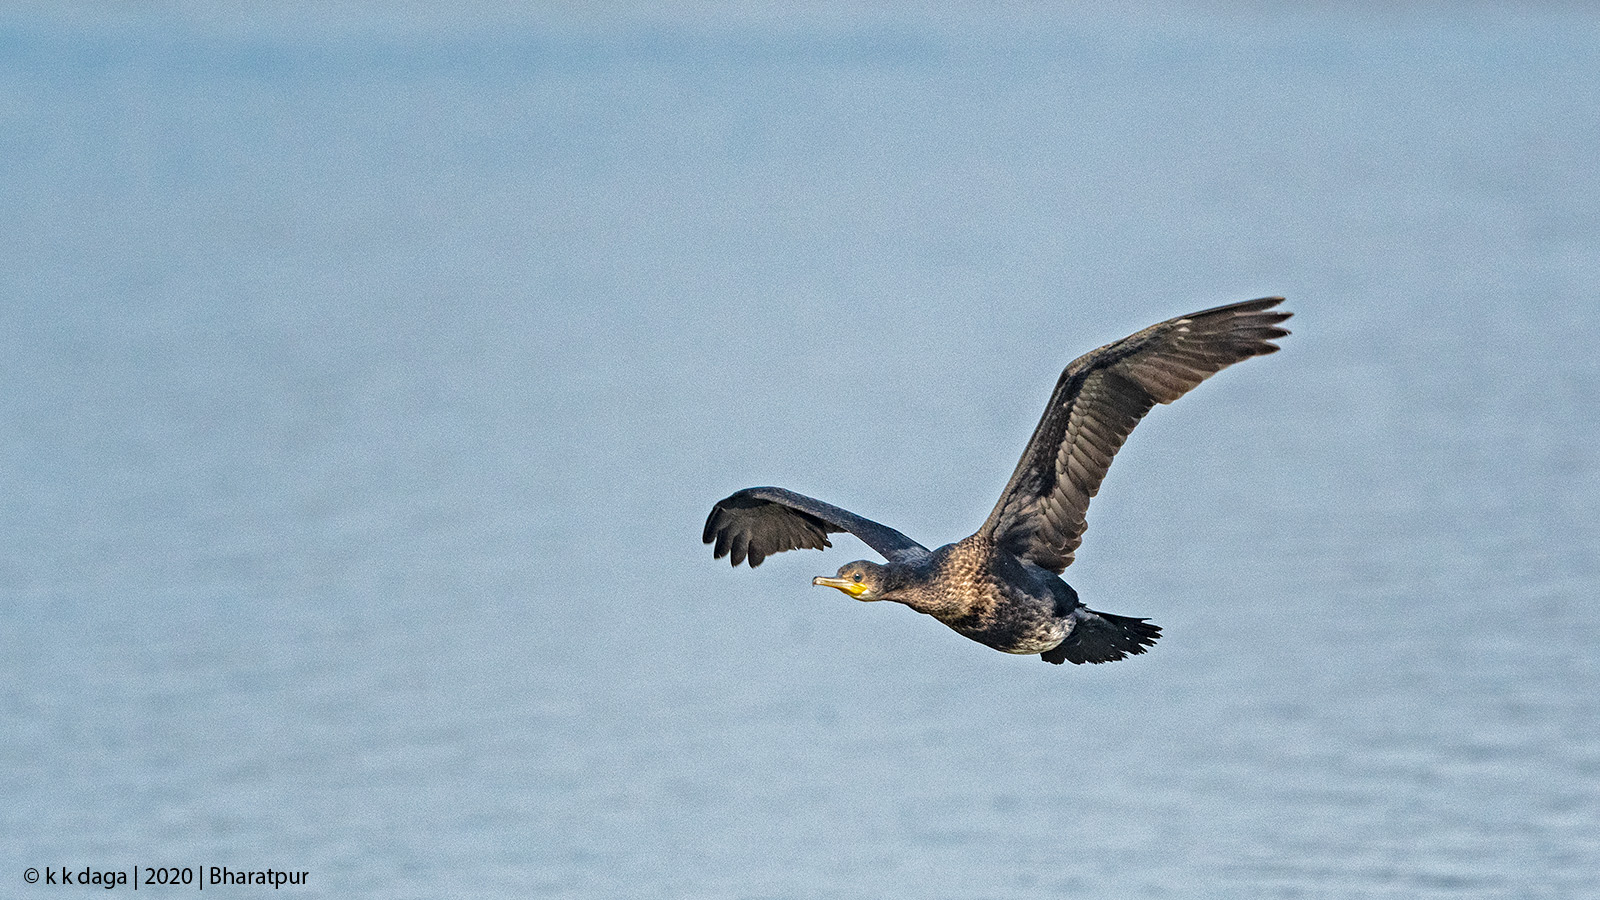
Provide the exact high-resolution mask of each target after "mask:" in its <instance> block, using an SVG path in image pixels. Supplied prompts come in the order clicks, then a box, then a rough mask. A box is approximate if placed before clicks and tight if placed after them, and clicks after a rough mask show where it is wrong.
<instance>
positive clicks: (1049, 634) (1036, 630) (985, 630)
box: [945, 610, 1071, 654]
mask: <svg viewBox="0 0 1600 900" xmlns="http://www.w3.org/2000/svg"><path fill="white" fill-rule="evenodd" d="M945 624H946V625H949V626H950V627H951V628H952V629H954V630H955V631H956V632H958V633H959V634H962V635H964V636H966V637H969V638H971V639H972V640H975V641H977V642H978V643H980V644H986V645H988V646H990V647H993V648H994V649H996V650H999V651H1001V652H1003V653H1018V654H1033V653H1043V652H1044V651H1046V650H1049V649H1050V648H1052V647H1054V646H1056V645H1057V644H1060V643H1061V642H1062V640H1064V639H1065V638H1066V636H1067V632H1068V630H1069V629H1070V628H1071V624H1070V623H1069V622H1068V621H1067V620H1066V619H1058V618H1056V617H1054V616H1050V615H1044V614H1040V613H1038V612H1036V611H1033V610H1026V611H1024V610H1009V611H1001V612H1000V614H998V615H990V616H981V617H963V618H959V619H953V620H946V621H945Z"/></svg>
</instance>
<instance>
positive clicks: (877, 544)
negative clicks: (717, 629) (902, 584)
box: [701, 487, 928, 568]
mask: <svg viewBox="0 0 1600 900" xmlns="http://www.w3.org/2000/svg"><path fill="white" fill-rule="evenodd" d="M841 531H845V532H849V533H850V534H853V535H855V536H856V537H858V538H860V539H861V540H863V541H865V542H866V544H867V546H869V547H871V548H872V549H874V550H876V551H878V552H879V553H881V554H883V557H884V558H885V559H887V560H889V561H891V562H904V561H907V560H911V559H915V558H918V557H921V556H924V555H926V554H927V552H928V550H927V548H926V547H923V546H922V545H921V544H919V543H917V542H916V541H913V540H912V539H911V538H908V537H906V536H905V535H903V534H901V533H900V532H898V531H896V530H894V529H893V528H890V527H889V526H887V525H882V524H879V523H877V522H874V521H872V520H871V519H868V518H864V517H862V516H858V515H856V514H855V513H853V512H850V511H849V510H845V509H840V508H839V507H837V506H834V505H833V504H831V503H823V502H822V501H821V500H817V499H814V498H811V497H807V496H805V495H804V494H796V493H795V492H794V491H787V490H784V489H783V488H776V487H753V488H745V489H744V490H742V491H738V492H736V493H734V494H732V495H731V496H728V497H725V498H723V499H721V500H718V501H717V503H716V505H715V506H713V507H711V514H710V515H709V516H707V517H706V527H705V531H704V532H703V533H702V534H701V540H703V541H704V542H705V543H707V544H714V545H715V546H714V548H713V549H712V555H713V556H714V557H715V558H716V559H721V558H723V557H724V556H726V557H728V558H729V561H730V562H732V563H733V565H735V566H737V565H739V564H740V563H743V562H744V561H745V560H747V559H748V560H749V561H750V567H751V568H755V567H756V566H759V565H761V563H762V561H763V560H765V559H766V558H767V557H769V556H771V555H772V554H774V553H782V552H783V551H785V550H800V549H807V550H822V549H824V548H826V547H831V546H833V545H832V543H831V542H829V540H828V535H829V534H836V533H838V532H841Z"/></svg>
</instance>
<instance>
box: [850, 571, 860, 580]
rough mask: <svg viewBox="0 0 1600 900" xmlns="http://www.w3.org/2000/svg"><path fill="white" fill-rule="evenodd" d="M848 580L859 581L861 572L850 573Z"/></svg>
mask: <svg viewBox="0 0 1600 900" xmlns="http://www.w3.org/2000/svg"><path fill="white" fill-rule="evenodd" d="M850 580H851V581H860V580H861V573H860V572H857V573H855V574H854V575H851V576H850Z"/></svg>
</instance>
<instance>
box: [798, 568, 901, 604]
mask: <svg viewBox="0 0 1600 900" xmlns="http://www.w3.org/2000/svg"><path fill="white" fill-rule="evenodd" d="M887 575H888V567H887V566H880V565H878V564H877V563H873V562H867V561H866V560H864V559H863V560H857V561H856V562H853V563H850V564H848V565H845V566H841V567H840V568H839V574H838V576H836V577H834V578H828V577H826V576H823V575H818V576H817V577H815V578H813V579H811V583H812V584H820V585H822V586H824V587H831V588H837V589H839V590H841V591H844V592H845V593H846V594H849V595H850V596H852V597H854V598H856V599H857V600H882V599H884V594H886V593H887V592H888V585H887V581H888V579H887V577H886V576H887Z"/></svg>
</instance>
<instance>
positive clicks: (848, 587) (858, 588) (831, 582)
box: [811, 575, 867, 600]
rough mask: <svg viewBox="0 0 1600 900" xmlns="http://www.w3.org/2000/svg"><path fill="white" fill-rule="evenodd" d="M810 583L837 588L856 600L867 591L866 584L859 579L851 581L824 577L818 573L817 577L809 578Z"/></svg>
mask: <svg viewBox="0 0 1600 900" xmlns="http://www.w3.org/2000/svg"><path fill="white" fill-rule="evenodd" d="M811 583H812V584H820V585H822V586H823V587H831V588H837V589H839V590H841V591H844V592H845V593H846V594H849V595H850V596H852V597H854V598H856V599H857V600H859V599H861V595H862V594H865V593H866V592H867V586H866V585H864V584H862V583H861V582H859V581H851V580H850V579H848V578H824V577H823V576H821V575H818V576H817V577H815V578H813V579H811Z"/></svg>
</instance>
